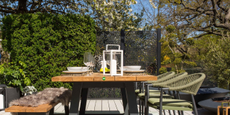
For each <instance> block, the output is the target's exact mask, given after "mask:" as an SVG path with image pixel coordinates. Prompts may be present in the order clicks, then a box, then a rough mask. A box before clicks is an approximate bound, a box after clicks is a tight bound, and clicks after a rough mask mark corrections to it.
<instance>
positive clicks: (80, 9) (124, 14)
mask: <svg viewBox="0 0 230 115" xmlns="http://www.w3.org/2000/svg"><path fill="white" fill-rule="evenodd" d="M133 4H136V1H135V0H1V1H0V15H1V16H5V15H8V14H18V13H35V12H48V13H61V14H65V13H77V14H82V15H90V16H91V17H93V18H94V20H95V21H96V24H97V26H98V28H100V29H103V30H120V29H127V30H134V29H138V28H136V27H135V24H133V21H135V20H137V18H138V17H137V14H133V13H132V9H131V5H133Z"/></svg>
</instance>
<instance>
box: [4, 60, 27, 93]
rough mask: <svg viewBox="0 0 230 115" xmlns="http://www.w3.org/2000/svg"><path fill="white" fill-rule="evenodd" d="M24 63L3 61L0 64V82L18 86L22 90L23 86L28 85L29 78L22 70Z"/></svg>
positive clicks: (24, 66)
mask: <svg viewBox="0 0 230 115" xmlns="http://www.w3.org/2000/svg"><path fill="white" fill-rule="evenodd" d="M24 68H26V65H25V64H24V63H23V62H20V61H19V62H18V63H14V62H11V63H5V64H2V65H0V79H1V81H0V84H6V85H7V86H9V87H19V88H20V90H21V91H23V87H25V86H27V85H30V83H31V81H30V78H29V77H27V76H26V75H25V74H26V73H25V71H24Z"/></svg>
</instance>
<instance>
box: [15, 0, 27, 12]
mask: <svg viewBox="0 0 230 115" xmlns="http://www.w3.org/2000/svg"><path fill="white" fill-rule="evenodd" d="M26 2H27V0H18V12H17V13H26V12H27V11H28V10H27V7H26Z"/></svg>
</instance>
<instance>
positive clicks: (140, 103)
mask: <svg viewBox="0 0 230 115" xmlns="http://www.w3.org/2000/svg"><path fill="white" fill-rule="evenodd" d="M141 105H142V102H141V99H140V97H139V113H140V115H141V111H142V110H141V108H142V106H141Z"/></svg>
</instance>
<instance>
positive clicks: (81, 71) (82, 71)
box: [62, 70, 88, 73]
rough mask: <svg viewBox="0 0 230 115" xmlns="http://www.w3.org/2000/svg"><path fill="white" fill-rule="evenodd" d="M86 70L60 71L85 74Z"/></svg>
mask: <svg viewBox="0 0 230 115" xmlns="http://www.w3.org/2000/svg"><path fill="white" fill-rule="evenodd" d="M87 71H88V70H80V71H62V72H63V73H85V72H87Z"/></svg>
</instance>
